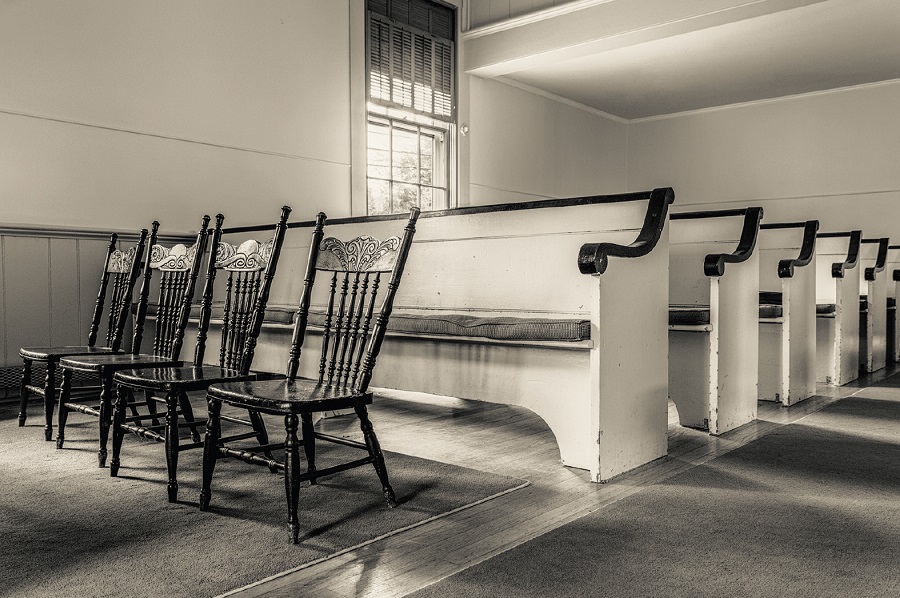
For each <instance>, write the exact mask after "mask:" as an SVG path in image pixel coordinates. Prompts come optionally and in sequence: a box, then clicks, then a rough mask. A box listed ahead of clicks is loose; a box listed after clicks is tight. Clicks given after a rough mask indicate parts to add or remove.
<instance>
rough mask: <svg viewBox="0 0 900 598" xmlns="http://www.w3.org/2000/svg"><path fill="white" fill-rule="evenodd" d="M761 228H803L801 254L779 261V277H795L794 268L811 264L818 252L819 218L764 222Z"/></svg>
mask: <svg viewBox="0 0 900 598" xmlns="http://www.w3.org/2000/svg"><path fill="white" fill-rule="evenodd" d="M760 228H761V229H763V228H765V229H774V228H803V241H802V243H801V244H800V255H798V256H797V257H796V258H793V259H783V260H779V262H778V278H793V277H794V268H800V267H803V266H807V265H809V263H810V262H811V261H812V258H813V256H814V255H815V254H816V233H817V232H818V231H819V221H818V220H807V221H806V222H786V223H776V224H762V225H760Z"/></svg>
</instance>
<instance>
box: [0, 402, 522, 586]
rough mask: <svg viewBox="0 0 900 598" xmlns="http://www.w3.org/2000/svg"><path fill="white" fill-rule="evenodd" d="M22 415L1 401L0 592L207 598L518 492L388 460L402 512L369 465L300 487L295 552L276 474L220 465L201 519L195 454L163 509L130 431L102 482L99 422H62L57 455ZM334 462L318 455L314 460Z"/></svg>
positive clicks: (157, 457) (395, 457) (407, 459)
mask: <svg viewBox="0 0 900 598" xmlns="http://www.w3.org/2000/svg"><path fill="white" fill-rule="evenodd" d="M32 419H34V420H35V422H33V423H32V422H29V425H28V426H27V427H25V428H18V427H17V425H16V413H15V409H14V407H13V406H12V405H0V596H23V597H24V596H27V597H29V598H35V597H52V596H80V597H81V596H116V597H120V596H146V595H155V596H186V597H187V596H190V597H204V596H215V595H218V594H221V593H223V592H226V591H228V590H231V589H234V588H238V587H241V586H244V585H246V584H249V583H252V582H254V581H257V580H259V579H262V578H265V577H268V576H271V575H274V574H278V573H280V572H283V571H286V570H290V569H293V568H296V567H298V566H302V565H304V564H305V563H311V562H315V561H316V560H318V559H323V558H329V557H330V556H334V555H335V554H338V553H340V552H342V551H346V550H348V549H350V548H352V547H355V546H359V545H362V544H365V543H368V542H372V541H374V540H377V539H379V538H382V537H384V536H386V535H391V534H394V533H397V532H400V531H402V530H404V529H408V528H409V527H411V526H416V525H420V524H422V523H425V522H428V521H430V520H432V519H434V518H438V517H441V516H444V515H446V514H448V513H449V512H453V511H457V510H459V509H462V508H465V507H467V506H471V505H473V504H477V503H480V502H484V500H487V499H489V498H491V497H495V496H499V495H501V494H505V493H507V492H510V491H513V490H515V489H518V488H520V487H524V485H527V482H523V480H518V479H514V478H508V477H503V476H498V475H494V474H488V473H484V472H480V471H475V470H472V469H466V468H462V467H455V466H452V465H447V464H444V463H438V462H435V461H429V460H426V459H419V458H416V457H411V456H407V455H401V454H396V453H390V452H387V453H386V460H387V466H388V472H389V474H390V478H391V483H392V485H393V487H394V490H395V492H396V494H397V499H398V502H399V506H398V507H397V508H395V509H388V508H387V505H386V503H385V502H384V499H383V498H382V496H381V489H380V484H379V482H378V478H377V476H376V475H375V472H374V469H372V468H370V467H361V468H356V469H354V470H350V471H347V472H342V473H339V474H337V475H335V476H332V477H329V478H326V479H324V480H321V481H320V483H319V484H317V485H316V486H307V485H306V484H304V487H303V488H301V490H302V494H301V499H300V501H301V502H300V526H301V542H300V544H299V545H297V546H293V545H290V544H289V543H288V534H287V524H286V521H287V509H286V506H285V497H284V478H283V476H281V475H280V474H271V473H269V471H268V469H266V468H264V467H257V466H251V465H247V464H245V463H241V462H237V461H234V460H222V461H220V462H219V465H218V467H217V468H216V473H215V478H214V480H213V487H212V492H213V496H212V503H211V505H210V511H209V512H200V510H199V509H198V506H197V497H198V493H199V479H200V462H201V454H200V453H201V452H202V451H200V450H192V451H186V452H183V453H181V455H180V460H179V483H180V493H179V499H180V502H179V503H176V504H170V503H168V502H167V500H166V484H165V480H166V470H165V457H164V452H163V446H162V444H161V443H156V442H151V441H146V440H141V439H139V438H137V437H134V436H130V435H129V436H127V437H126V438H125V442H124V446H123V450H122V469H121V470H120V477H119V478H110V477H109V470H108V469H99V468H98V467H97V462H96V457H95V454H96V449H97V441H96V437H97V430H96V428H97V421H96V419H94V418H91V417H89V416H82V415H80V414H73V415H72V416H71V417H70V420H69V426H68V427H67V434H66V436H67V438H66V448H65V449H63V450H56V449H55V447H54V444H53V443H50V442H44V440H43V431H42V428H41V427H40V426H39V425H38V424H37V423H36V420H37V419H39V418H32ZM376 425H377V422H376ZM272 430H273V432H272V433H273V434H274V433H275V432H274V428H273V429H272ZM334 450H338V451H340V450H352V449H344V448H343V447H337V448H336V449H334ZM334 456H335V455H334V454H333V452H332V453H329V452H328V451H327V450H326V451H323V452H322V454H321V461H320V463H321V465H322V466H325V465H327V464H328V461H329V459H333V458H334Z"/></svg>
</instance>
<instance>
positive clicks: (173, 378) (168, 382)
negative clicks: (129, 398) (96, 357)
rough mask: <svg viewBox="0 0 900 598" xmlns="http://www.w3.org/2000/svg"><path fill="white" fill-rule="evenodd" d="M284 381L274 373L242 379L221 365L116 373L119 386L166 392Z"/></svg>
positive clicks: (236, 371) (251, 373) (146, 369)
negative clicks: (241, 383) (236, 383)
mask: <svg viewBox="0 0 900 598" xmlns="http://www.w3.org/2000/svg"><path fill="white" fill-rule="evenodd" d="M275 378H284V374H275V373H271V372H250V373H249V374H247V375H244V376H242V375H241V374H240V373H239V372H238V370H233V369H229V368H223V367H219V366H217V365H203V366H199V367H195V366H183V367H161V368H142V369H131V370H122V371H119V372H116V374H115V376H114V377H113V380H114V381H115V383H116V384H126V385H128V386H132V387H135V388H146V389H151V390H166V389H169V388H171V387H172V386H178V387H179V388H180V389H181V390H185V391H190V390H199V389H203V388H206V387H208V386H209V385H210V384H214V383H216V382H224V381H229V382H241V381H245V380H268V379H275Z"/></svg>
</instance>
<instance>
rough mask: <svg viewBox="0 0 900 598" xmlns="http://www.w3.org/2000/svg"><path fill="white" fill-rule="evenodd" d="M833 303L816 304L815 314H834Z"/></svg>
mask: <svg viewBox="0 0 900 598" xmlns="http://www.w3.org/2000/svg"><path fill="white" fill-rule="evenodd" d="M834 310H835V305H834V303H816V314H818V315H821V316H828V315H831V314H833V313H834Z"/></svg>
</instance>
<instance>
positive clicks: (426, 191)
mask: <svg viewBox="0 0 900 598" xmlns="http://www.w3.org/2000/svg"><path fill="white" fill-rule="evenodd" d="M433 198H434V189H432V188H431V187H422V199H421V200H420V202H419V207H420V208H422V209H423V210H433V209H434V200H433Z"/></svg>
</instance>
